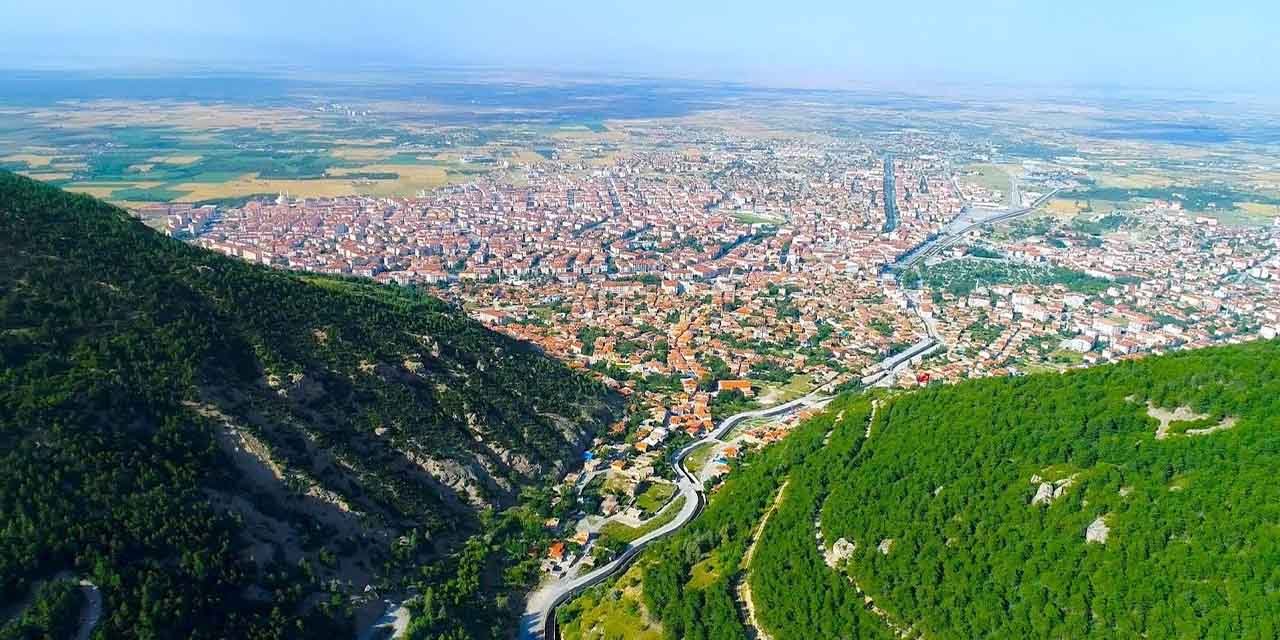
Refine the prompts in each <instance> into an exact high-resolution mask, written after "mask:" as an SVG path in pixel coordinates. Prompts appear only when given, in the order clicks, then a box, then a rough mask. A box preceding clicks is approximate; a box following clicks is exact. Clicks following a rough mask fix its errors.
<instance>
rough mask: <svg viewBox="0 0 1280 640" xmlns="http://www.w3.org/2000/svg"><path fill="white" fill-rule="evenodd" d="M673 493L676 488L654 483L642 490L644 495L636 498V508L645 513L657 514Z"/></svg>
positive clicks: (664, 483)
mask: <svg viewBox="0 0 1280 640" xmlns="http://www.w3.org/2000/svg"><path fill="white" fill-rule="evenodd" d="M675 493H676V486H675V485H674V484H671V483H669V482H654V483H651V484H650V485H649V486H648V487H647V488H646V489H645V490H644V493H641V494H640V495H638V496H636V506H637V507H639V508H640V510H641V511H644V512H645V513H657V511H658V510H659V509H661V508H662V505H664V504H666V503H667V500H670V499H671V496H673V495H675Z"/></svg>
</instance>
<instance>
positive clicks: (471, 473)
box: [0, 172, 617, 638]
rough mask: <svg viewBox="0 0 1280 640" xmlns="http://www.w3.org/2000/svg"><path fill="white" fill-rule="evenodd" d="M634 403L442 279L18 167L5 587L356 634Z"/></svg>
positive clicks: (168, 619) (299, 632) (0, 357)
mask: <svg viewBox="0 0 1280 640" xmlns="http://www.w3.org/2000/svg"><path fill="white" fill-rule="evenodd" d="M616 406H617V402H616V399H615V398H613V397H612V396H610V395H608V394H607V393H606V392H605V390H604V389H603V388H602V387H601V386H599V385H597V384H596V383H594V382H592V381H590V380H588V379H587V378H585V377H583V376H580V375H578V374H575V373H573V372H571V371H569V370H567V369H566V368H564V367H563V366H562V365H559V364H558V363H556V362H554V361H552V360H550V359H548V358H546V357H544V356H543V355H541V354H540V353H538V352H537V351H536V350H534V349H532V348H531V347H529V346H528V345H526V344H523V343H519V342H516V341H514V340H511V339H508V338H505V337H503V336H500V335H498V334H495V333H493V332H490V331H488V330H486V329H484V328H483V327H482V326H480V325H479V324H477V323H475V322H472V321H470V320H468V319H467V318H466V317H465V316H464V315H463V314H461V313H460V312H458V311H455V310H454V309H452V308H450V307H448V306H447V305H446V304H444V303H442V302H440V301H439V300H437V299H435V298H432V297H430V296H426V295H422V294H419V293H417V292H415V291H413V290H409V289H397V288H388V287H384V286H379V285H375V284H372V283H368V282H362V281H356V280H344V279H337V278H331V277H323V276H315V275H305V274H294V273H286V272H281V271H275V270H271V269H267V268H263V267H258V266H252V265H248V264H245V263H242V262H240V261H238V260H234V259H230V258H226V257H222V256H219V255H216V254H213V253H210V252H206V251H203V250H200V249H196V248H193V247H190V246H187V245H184V244H182V243H180V242H177V241H173V240H170V239H167V238H164V237H162V236H160V235H158V234H156V233H154V232H152V231H150V230H149V229H147V228H146V227H144V226H143V225H142V224H141V223H139V222H137V221H135V220H133V219H131V218H130V217H129V216H128V215H127V214H126V213H125V212H123V211H121V210H119V209H116V208H114V207H111V206H109V205H106V204H104V203H102V202H99V201H97V200H94V199H92V198H89V197H87V196H80V195H72V194H68V193H64V192H61V191H59V190H57V189H54V188H51V187H47V186H44V185H41V184H39V183H37V182H34V181H31V180H28V179H26V178H22V177H19V176H15V175H13V174H10V173H4V172H0V603H12V602H20V601H22V600H24V599H28V598H30V594H31V593H33V592H34V591H35V589H36V587H37V586H38V585H39V584H41V582H42V581H44V580H46V579H48V578H50V577H51V576H53V575H54V574H57V573H60V572H64V573H65V572H71V573H72V574H74V575H76V576H79V577H82V578H86V579H89V580H92V581H93V582H94V583H95V584H97V585H98V586H100V587H101V588H102V592H103V596H104V600H105V612H104V616H103V619H102V622H101V623H100V624H99V625H98V631H99V632H101V633H102V634H103V636H104V637H174V638H186V637H210V638H225V637H289V636H307V637H340V636H343V635H344V634H346V633H347V630H350V624H351V622H350V617H349V609H350V597H349V596H350V595H351V594H353V593H359V592H360V591H361V590H362V588H363V587H364V585H366V584H369V583H375V584H380V583H381V582H384V581H387V580H390V578H388V577H386V576H392V577H394V576H395V575H397V574H398V573H405V572H408V571H411V570H412V571H415V572H416V571H417V567H418V566H419V565H421V564H423V563H428V564H430V563H431V562H433V561H434V560H435V559H438V558H443V557H445V554H446V553H447V552H450V551H451V550H453V549H455V548H457V547H459V545H460V543H461V542H462V541H463V539H464V538H466V537H468V536H471V535H473V534H475V533H476V532H477V531H478V530H480V528H481V526H480V523H481V515H482V514H481V510H483V509H486V508H488V507H490V506H496V507H502V506H506V505H510V504H512V503H513V502H514V501H515V499H516V497H517V495H518V494H519V492H520V489H521V486H522V485H523V484H529V483H531V482H534V481H538V480H542V479H545V478H548V477H551V476H554V475H556V474H558V473H559V472H561V471H563V470H565V469H567V468H568V465H569V464H570V463H571V462H572V461H573V460H574V459H575V458H576V457H577V456H578V455H579V453H580V451H581V447H582V446H583V445H584V444H585V443H586V441H588V440H589V439H590V437H591V436H592V434H593V433H594V432H595V431H596V429H597V428H598V427H599V426H601V425H602V424H604V423H605V422H606V421H607V420H609V419H611V417H612V416H613V414H614V413H615V412H616ZM485 517H486V518H487V517H488V516H485ZM416 575H431V572H430V571H428V572H425V573H420V572H419V573H417V574H416ZM3 609H4V608H3V607H0V611H3ZM2 622H3V621H0V623H2ZM344 629H345V630H344Z"/></svg>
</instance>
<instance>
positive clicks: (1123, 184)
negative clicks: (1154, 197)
mask: <svg viewBox="0 0 1280 640" xmlns="http://www.w3.org/2000/svg"><path fill="white" fill-rule="evenodd" d="M1173 182H1174V180H1173V179H1172V178H1170V177H1168V176H1159V175H1155V174H1149V173H1134V174H1129V175H1120V174H1112V173H1103V174H1099V175H1098V184H1099V185H1100V186H1102V187H1116V188H1120V189H1148V188H1153V187H1167V186H1169V185H1171V184H1173Z"/></svg>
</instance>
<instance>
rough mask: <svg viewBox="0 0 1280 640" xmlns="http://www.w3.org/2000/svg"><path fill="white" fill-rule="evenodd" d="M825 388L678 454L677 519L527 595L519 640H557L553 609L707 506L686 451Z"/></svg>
mask: <svg viewBox="0 0 1280 640" xmlns="http://www.w3.org/2000/svg"><path fill="white" fill-rule="evenodd" d="M828 386H830V383H827V384H824V385H822V386H820V387H818V388H817V389H815V390H814V391H813V392H812V393H810V394H809V395H807V396H804V397H802V398H797V399H795V400H792V401H790V402H785V403H783V404H779V405H775V406H772V407H768V408H765V409H755V410H753V411H744V412H742V413H738V414H734V415H732V416H729V417H728V418H725V419H724V420H722V421H721V422H720V424H719V425H718V426H716V428H715V429H713V430H712V431H710V432H708V433H707V435H705V436H704V437H702V438H701V439H699V440H696V441H694V442H692V443H690V444H688V445H686V446H685V447H683V448H681V449H680V450H679V451H677V452H676V454H675V457H674V463H675V464H674V465H673V466H674V467H675V469H676V489H677V495H680V496H683V497H684V501H683V502H682V503H681V505H680V512H679V513H678V514H676V517H675V518H674V519H672V520H671V522H668V523H667V524H665V525H663V526H661V527H658V528H657V529H654V530H653V531H650V532H649V533H646V534H645V535H643V536H641V537H639V538H637V539H636V540H634V541H633V542H632V543H631V544H630V545H629V546H628V547H627V549H626V550H625V551H623V552H622V554H620V555H619V556H618V557H617V558H615V559H613V560H612V561H610V562H608V563H607V564H603V565H601V566H599V567H596V568H595V569H592V570H591V571H590V572H588V573H585V574H582V575H579V576H574V577H571V578H569V577H566V578H561V579H559V580H555V581H552V582H549V583H546V584H544V585H542V586H541V587H539V588H538V589H537V590H536V591H534V592H533V593H531V594H529V599H528V600H527V601H526V604H525V612H524V614H523V615H522V616H521V617H520V640H556V638H558V637H559V631H558V629H557V628H556V624H555V609H556V607H558V606H560V605H561V604H563V603H564V602H566V601H567V600H569V599H570V598H572V597H573V596H574V595H576V594H578V593H579V592H581V591H582V590H583V589H586V588H588V587H591V586H594V585H596V584H598V583H600V582H602V581H604V580H605V579H607V578H609V577H610V576H613V575H615V574H616V573H618V572H619V571H621V570H622V569H624V568H626V566H627V565H628V564H630V562H631V561H632V560H633V559H635V557H636V556H637V555H639V554H640V552H641V551H642V550H644V548H645V547H646V546H648V545H649V544H650V543H652V542H653V541H655V540H658V539H659V538H662V537H663V536H666V535H668V534H670V533H673V532H675V531H676V530H678V529H680V527H683V526H684V525H686V524H688V523H689V521H691V520H693V518H694V517H695V516H697V515H698V513H700V512H701V511H702V508H703V506H705V505H706V494H705V493H704V491H703V487H702V483H701V482H699V481H698V480H697V479H695V478H694V476H693V474H691V473H689V470H688V469H686V468H685V466H684V460H685V458H686V457H687V456H688V455H689V452H691V451H693V450H694V449H695V448H697V447H698V446H700V445H703V444H706V443H709V442H715V441H718V440H719V439H720V438H721V437H722V436H724V434H726V433H728V432H729V430H730V429H733V428H734V427H735V426H737V425H738V424H740V423H742V422H743V421H746V420H751V419H753V418H773V417H778V416H782V415H787V414H790V413H794V412H795V411H798V410H800V409H801V408H803V407H807V406H810V405H812V404H815V403H819V402H822V401H823V400H825V396H824V395H823V394H824V393H825V389H826V388H827V387H828ZM658 515H661V514H658ZM654 517H657V515H655V516H654Z"/></svg>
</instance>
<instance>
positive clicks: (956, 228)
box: [889, 189, 1061, 272]
mask: <svg viewBox="0 0 1280 640" xmlns="http://www.w3.org/2000/svg"><path fill="white" fill-rule="evenodd" d="M1059 191H1061V189H1054V190H1053V191H1050V192H1049V193H1046V194H1044V195H1042V196H1040V197H1039V198H1036V201H1035V202H1032V203H1031V204H1030V205H1029V206H1026V207H1021V208H1018V209H1008V210H985V209H978V210H970V209H966V210H964V211H962V212H961V213H960V215H958V216H956V217H955V219H953V220H952V221H951V222H948V223H947V224H946V225H945V226H943V227H942V230H941V231H939V232H938V235H937V236H936V237H934V238H932V239H930V240H928V241H926V242H923V243H921V244H920V245H919V246H917V247H916V248H914V249H912V250H911V251H908V252H907V253H905V254H903V255H902V256H901V257H899V258H898V259H897V260H896V261H895V262H894V263H893V264H891V265H889V270H890V271H893V272H899V271H904V270H906V269H909V268H910V267H912V266H913V265H915V264H916V263H917V262H919V261H921V260H923V259H925V258H928V257H929V256H932V255H935V254H937V253H938V252H939V251H942V250H943V249H946V248H947V247H950V246H951V245H953V244H955V243H956V242H957V241H959V240H960V238H963V237H964V235H965V234H966V233H969V232H970V231H972V230H974V229H977V228H978V227H981V226H982V225H984V224H992V223H995V222H1003V221H1005V220H1011V219H1013V218H1017V217H1019V216H1024V215H1026V214H1028V213H1031V212H1032V211H1035V210H1036V209H1038V208H1039V207H1040V206H1041V205H1043V204H1044V203H1046V202H1048V201H1049V198H1052V197H1053V196H1054V195H1055V194H1057V193H1058V192H1059Z"/></svg>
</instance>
